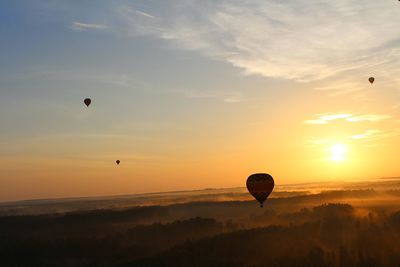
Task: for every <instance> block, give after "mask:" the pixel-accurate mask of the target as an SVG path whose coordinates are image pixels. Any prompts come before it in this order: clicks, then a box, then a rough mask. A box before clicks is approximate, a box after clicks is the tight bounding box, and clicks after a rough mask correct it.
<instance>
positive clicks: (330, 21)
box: [121, 0, 400, 81]
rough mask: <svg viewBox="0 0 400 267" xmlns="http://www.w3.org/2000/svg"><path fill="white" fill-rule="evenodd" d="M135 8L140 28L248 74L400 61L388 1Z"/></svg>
mask: <svg viewBox="0 0 400 267" xmlns="http://www.w3.org/2000/svg"><path fill="white" fill-rule="evenodd" d="M132 10H133V11H132ZM132 10H129V9H126V8H125V9H122V10H121V12H122V15H123V17H125V18H126V19H127V22H128V27H130V29H131V33H132V34H140V35H152V36H156V37H158V38H160V39H164V40H168V41H169V42H171V43H173V44H174V45H176V47H178V48H181V49H187V50H193V51H198V52H200V53H202V54H204V55H206V56H209V57H211V58H215V59H219V60H224V61H226V62H228V63H230V64H232V65H233V66H236V67H239V68H241V69H243V70H244V72H245V73H247V74H259V75H262V76H267V77H276V78H284V79H293V80H298V81H313V80H319V79H324V78H327V77H332V76H335V75H337V74H339V73H343V72H347V71H352V70H356V69H362V68H371V67H374V68H375V69H379V68H382V67H387V66H392V65H396V66H397V65H398V63H396V62H395V61H393V58H395V57H398V56H399V55H400V48H399V47H400V46H399V43H400V40H399V39H398V25H399V23H400V16H399V14H398V10H396V8H394V6H393V5H392V3H389V2H385V1H355V0H346V1H344V0H339V1H329V0H317V1H312V2H310V1H305V0H290V1H280V0H272V1H264V0H253V1H239V0H219V1H196V0H182V1H175V0H174V1H171V2H169V4H168V5H167V6H164V9H163V10H162V11H161V10H160V11H158V14H157V15H149V14H147V13H145V12H141V11H137V10H135V9H132ZM146 18H152V19H146ZM153 18H157V19H153Z"/></svg>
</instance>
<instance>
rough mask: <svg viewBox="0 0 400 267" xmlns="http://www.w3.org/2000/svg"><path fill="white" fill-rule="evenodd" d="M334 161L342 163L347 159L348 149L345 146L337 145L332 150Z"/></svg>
mask: <svg viewBox="0 0 400 267" xmlns="http://www.w3.org/2000/svg"><path fill="white" fill-rule="evenodd" d="M330 153H331V157H330V159H331V160H332V161H336V162H340V161H344V160H345V159H346V153H347V147H346V146H345V145H344V144H341V143H336V144H333V145H332V146H331V148H330Z"/></svg>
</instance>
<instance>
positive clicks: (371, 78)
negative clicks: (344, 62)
mask: <svg viewBox="0 0 400 267" xmlns="http://www.w3.org/2000/svg"><path fill="white" fill-rule="evenodd" d="M399 1H400V0H399ZM368 81H369V82H370V83H371V84H373V83H374V82H375V78H374V77H369V79H368Z"/></svg>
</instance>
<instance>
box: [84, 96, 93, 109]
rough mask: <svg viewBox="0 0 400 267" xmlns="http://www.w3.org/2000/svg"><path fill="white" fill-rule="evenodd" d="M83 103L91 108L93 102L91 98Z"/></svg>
mask: <svg viewBox="0 0 400 267" xmlns="http://www.w3.org/2000/svg"><path fill="white" fill-rule="evenodd" d="M83 102H84V103H85V105H86V106H87V107H88V106H90V104H91V103H92V100H91V99H90V98H85V100H83Z"/></svg>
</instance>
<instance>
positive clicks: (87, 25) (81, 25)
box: [71, 21, 109, 32]
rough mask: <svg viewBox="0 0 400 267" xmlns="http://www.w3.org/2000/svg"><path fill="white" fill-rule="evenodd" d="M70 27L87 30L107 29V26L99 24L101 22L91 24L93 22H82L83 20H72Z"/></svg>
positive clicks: (76, 29)
mask: <svg viewBox="0 0 400 267" xmlns="http://www.w3.org/2000/svg"><path fill="white" fill-rule="evenodd" d="M71 28H72V29H73V30H75V31H79V32H81V31H89V30H105V29H108V28H109V27H108V26H106V25H101V24H93V23H83V22H78V21H74V22H73V23H72V25H71Z"/></svg>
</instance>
